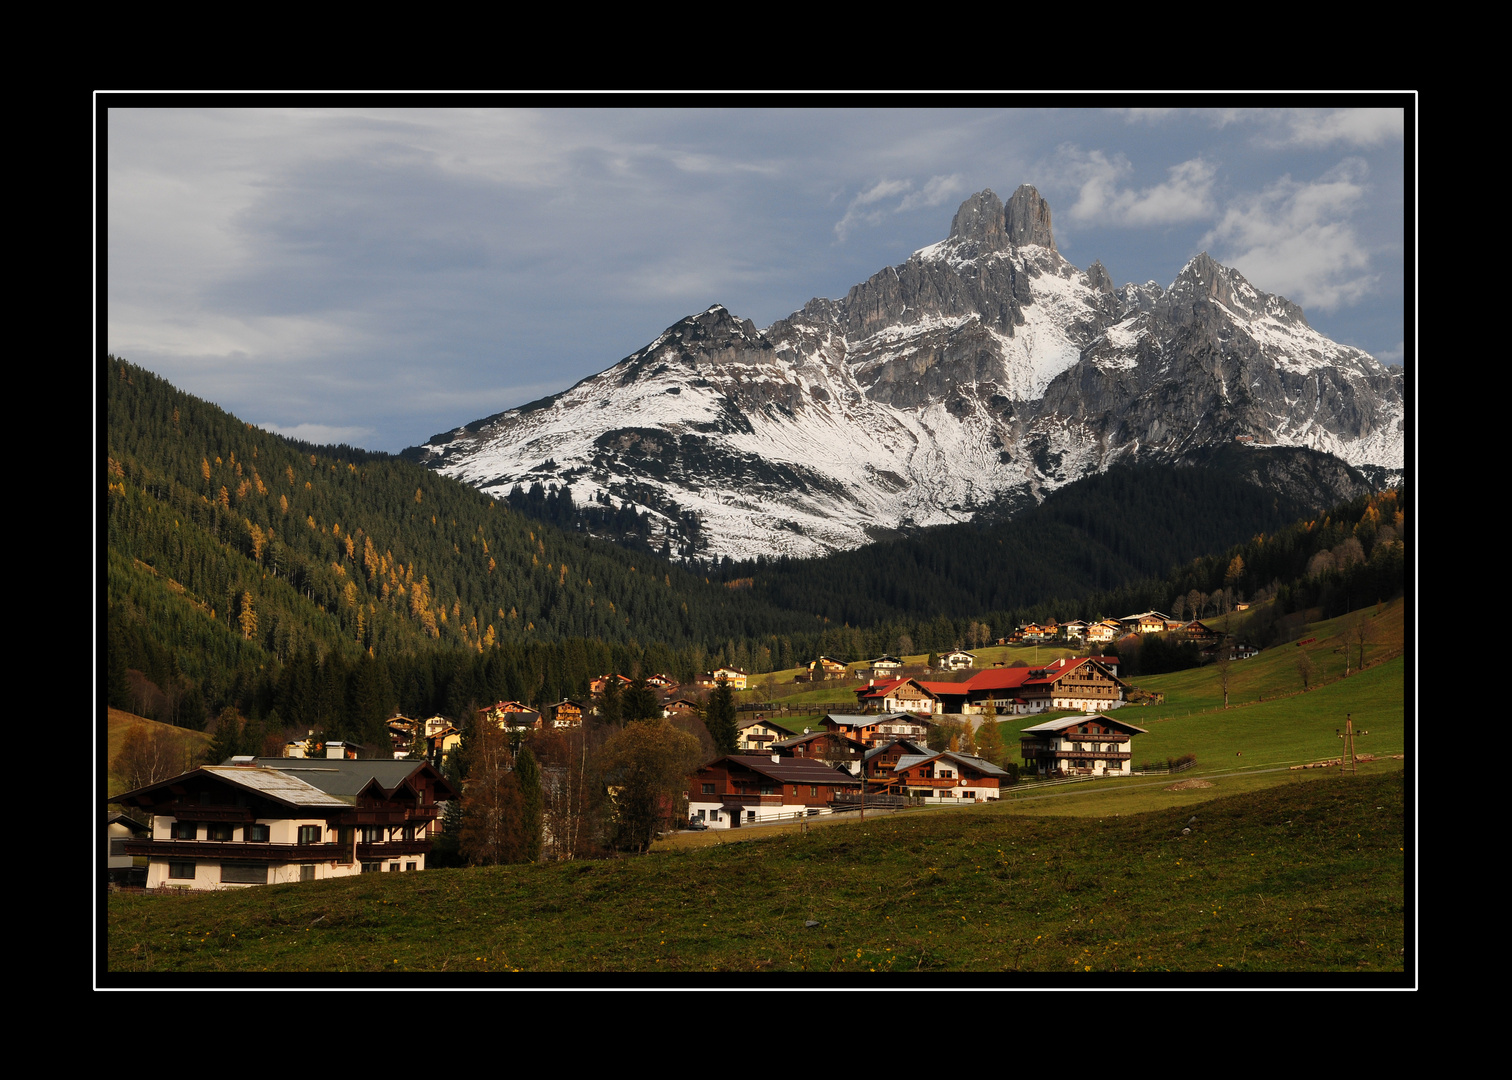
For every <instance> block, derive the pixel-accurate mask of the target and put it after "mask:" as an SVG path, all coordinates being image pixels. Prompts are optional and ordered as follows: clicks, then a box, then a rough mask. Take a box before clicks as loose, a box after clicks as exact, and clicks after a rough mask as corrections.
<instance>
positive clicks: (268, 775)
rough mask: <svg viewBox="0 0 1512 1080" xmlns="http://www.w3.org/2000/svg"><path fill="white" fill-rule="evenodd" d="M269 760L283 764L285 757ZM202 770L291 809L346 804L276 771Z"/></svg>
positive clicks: (231, 767) (234, 767)
mask: <svg viewBox="0 0 1512 1080" xmlns="http://www.w3.org/2000/svg"><path fill="white" fill-rule="evenodd" d="M269 760H272V761H282V760H283V758H271V759H269ZM201 771H202V772H206V773H209V774H210V775H211V776H213V777H215V778H216V779H218V780H225V781H226V782H227V783H231V784H235V785H236V786H237V787H241V788H246V789H247V790H248V791H253V792H256V793H257V794H259V795H266V796H268V797H269V798H273V799H277V800H278V801H279V802H282V803H288V804H289V805H291V806H328V807H344V806H346V805H347V804H346V803H345V802H343V801H342V800H341V799H338V798H336V797H335V796H334V795H331V794H329V793H327V792H325V791H322V790H321V789H320V788H318V787H316V786H314V785H313V784H309V783H306V782H305V781H304V780H303V779H301V778H300V777H298V776H293V775H290V774H289V773H286V772H284V771H283V770H281V769H277V768H263V769H254V768H248V767H247V766H245V765H206V766H205V767H204V768H203V769H202V770H201Z"/></svg>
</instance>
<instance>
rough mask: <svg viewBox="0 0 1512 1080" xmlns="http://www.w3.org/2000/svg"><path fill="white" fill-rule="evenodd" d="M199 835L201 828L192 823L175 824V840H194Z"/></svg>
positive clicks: (176, 822) (181, 822) (177, 822)
mask: <svg viewBox="0 0 1512 1080" xmlns="http://www.w3.org/2000/svg"><path fill="white" fill-rule="evenodd" d="M198 833H199V826H198V825H196V824H195V823H194V822H192V821H175V822H174V823H173V838H174V839H175V840H193V839H194V838H195V836H196V835H197V834H198Z"/></svg>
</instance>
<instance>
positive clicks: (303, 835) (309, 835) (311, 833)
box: [299, 825, 321, 844]
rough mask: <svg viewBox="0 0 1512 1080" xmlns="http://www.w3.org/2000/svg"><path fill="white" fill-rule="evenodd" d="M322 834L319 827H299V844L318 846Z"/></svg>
mask: <svg viewBox="0 0 1512 1080" xmlns="http://www.w3.org/2000/svg"><path fill="white" fill-rule="evenodd" d="M320 832H321V829H320V826H319V825H301V826H300V827H299V842H300V843H301V844H318V843H320Z"/></svg>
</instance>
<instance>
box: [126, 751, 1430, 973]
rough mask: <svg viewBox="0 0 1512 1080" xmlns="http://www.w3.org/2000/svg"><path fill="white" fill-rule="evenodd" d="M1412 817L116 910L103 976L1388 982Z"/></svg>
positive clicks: (1053, 827)
mask: <svg viewBox="0 0 1512 1080" xmlns="http://www.w3.org/2000/svg"><path fill="white" fill-rule="evenodd" d="M1403 795H1404V783H1403V773H1402V772H1401V771H1399V770H1385V769H1382V770H1380V771H1378V772H1373V773H1372V772H1366V773H1363V774H1362V775H1360V776H1358V777H1350V778H1340V777H1339V776H1338V775H1337V774H1332V775H1328V776H1317V775H1303V776H1299V775H1297V774H1292V775H1291V776H1290V777H1288V778H1287V780H1286V782H1284V783H1282V784H1281V785H1279V786H1274V787H1269V788H1266V789H1264V790H1260V791H1255V792H1250V793H1246V794H1243V795H1238V796H1231V797H1228V798H1224V799H1219V800H1216V801H1209V802H1205V803H1203V804H1201V805H1196V804H1194V803H1192V802H1190V801H1188V800H1184V799H1180V798H1178V799H1174V800H1172V801H1171V802H1170V804H1169V805H1168V806H1167V807H1166V808H1164V809H1163V810H1159V811H1152V812H1148V813H1144V814H1137V815H1133V816H1115V815H1113V814H1111V813H1105V814H1104V815H1102V816H1100V817H1080V818H1064V817H1043V816H1030V815H1026V814H1023V813H1020V812H1018V810H1017V809H1016V808H1014V807H1010V806H1007V805H1003V806H989V807H982V808H978V809H973V810H941V811H934V812H927V813H918V814H900V815H880V816H878V817H876V818H869V819H868V820H867V821H865V822H864V823H856V824H834V825H830V826H828V827H823V828H814V829H810V830H808V831H807V832H796V831H793V832H787V833H783V834H779V835H772V836H770V837H769V838H768V839H765V840H762V841H758V842H755V843H724V844H716V845H713V846H707V847H703V848H700V849H695V850H672V851H661V852H655V853H653V854H650V855H647V856H643V857H640V858H626V859H619V860H609V861H603V862H578V863H558V864H551V865H542V866H507V867H495V868H489V869H477V870H432V871H427V872H425V873H423V874H395V875H389V874H368V875H364V876H360V877H356V878H349V879H346V880H342V881H329V882H316V883H313V884H301V885H275V886H268V887H266V888H256V889H244V890H241V891H239V892H226V893H217V894H207V895H201V896H191V897H162V896H147V895H112V896H111V897H110V898H109V900H108V906H107V920H108V926H107V936H106V955H105V961H106V964H107V968H108V971H109V972H111V973H116V974H119V975H131V974H134V973H165V972H204V973H229V972H238V973H242V972H262V971H266V972H281V973H290V972H305V971H310V972H365V973H373V974H377V973H385V972H387V973H394V974H395V975H396V984H397V983H398V982H399V981H400V980H399V979H398V978H397V975H398V973H414V972H422V973H426V974H428V975H435V974H438V973H446V974H450V973H460V974H467V975H470V976H471V975H476V974H478V973H485V972H487V973H496V975H497V978H498V980H499V985H501V986H507V985H509V984H510V982H511V981H512V980H513V978H514V977H515V976H516V975H518V974H521V973H532V972H557V973H567V974H577V975H582V976H584V977H585V978H587V979H589V980H595V979H597V978H599V977H600V976H604V975H608V974H610V973H618V972H623V973H631V974H634V975H638V976H648V975H655V974H666V975H671V976H686V975H690V974H692V973H695V972H709V973H730V972H775V973H784V974H789V975H792V974H798V973H805V972H809V973H825V974H827V975H828V974H833V973H855V974H857V975H861V976H866V977H870V976H871V975H873V974H880V973H886V972H912V973H966V972H998V973H1005V976H1006V974H1011V973H1032V974H1035V975H1041V974H1045V973H1060V974H1064V975H1068V976H1069V975H1075V976H1078V977H1089V976H1091V975H1092V974H1094V973H1138V972H1184V973H1193V972H1208V973H1212V974H1214V975H1217V976H1233V977H1242V976H1245V975H1249V974H1252V973H1257V972H1283V971H1284V972H1346V971H1347V972H1357V973H1364V972H1372V973H1381V972H1385V973H1393V972H1395V973H1400V972H1403V971H1404V967H1405V959H1406V957H1405V952H1404V950H1405V948H1406V942H1405V939H1404V923H1405V919H1404V903H1405V864H1406V860H1407V852H1406V850H1405V846H1406V843H1405V840H1404V838H1403V828H1402V823H1403ZM1193 817H1196V819H1197V820H1196V821H1195V822H1193V821H1191V819H1192V818H1193ZM1187 828H1190V831H1189V832H1185V833H1184V832H1183V830H1184V829H1187ZM810 924H812V925H810ZM947 985H948V984H947Z"/></svg>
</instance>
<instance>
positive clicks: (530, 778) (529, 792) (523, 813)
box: [515, 746, 541, 862]
mask: <svg viewBox="0 0 1512 1080" xmlns="http://www.w3.org/2000/svg"><path fill="white" fill-rule="evenodd" d="M515 783H516V784H517V785H518V786H519V789H520V837H521V851H520V855H521V858H522V859H524V861H525V862H540V861H541V766H540V765H539V764H538V763H537V762H536V757H535V754H533V753H531V750H530V747H529V746H522V747H520V752H519V753H518V754H516V755H515Z"/></svg>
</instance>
